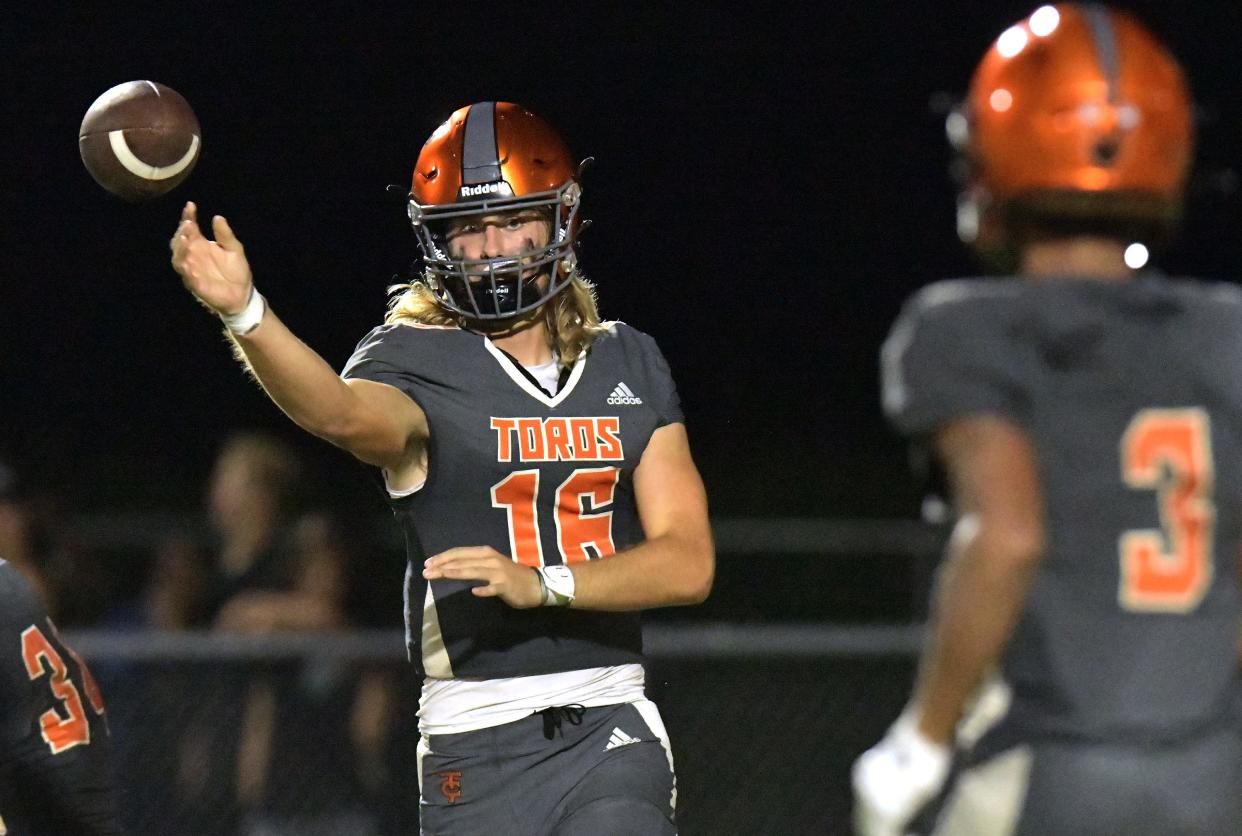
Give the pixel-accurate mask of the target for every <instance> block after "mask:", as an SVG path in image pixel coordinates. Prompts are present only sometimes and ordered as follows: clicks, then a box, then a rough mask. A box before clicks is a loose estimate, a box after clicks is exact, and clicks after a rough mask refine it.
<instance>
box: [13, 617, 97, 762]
mask: <svg viewBox="0 0 1242 836" xmlns="http://www.w3.org/2000/svg"><path fill="white" fill-rule="evenodd" d="M75 658H76V657H75ZM22 660H23V661H24V662H25V664H26V674H27V675H28V676H29V677H30V681H31V682H34V681H36V680H38V679H41V678H42V677H44V676H50V677H51V678H50V680H49V684H50V686H51V688H52V694H54V695H55V697H56V699H58V700H60V704H61V708H62V709H63V711H64V716H62V715H61V713H60V712H58V711H57V710H56V709H54V708H52V709H48V710H47V711H45V712H43V714H41V715H40V716H39V726H40V727H41V728H42V731H43V739H44V741H46V742H47V745H48V748H50V749H51V750H52V754H53V755H59V754H60V753H61V752H64V751H67V750H69V749H72V748H73V747H74V746H80V745H82V744H84V743H90V742H91V724H90V721H89V720H88V719H87V717H86V709H85V708H84V707H83V705H82V695H81V694H79V693H78V686H77V685H75V684H74V683H73V680H72V679H71V678H70V676H69V670H68V668H67V667H66V666H65V660H64V658H63V657H61V655H60V652H59V651H57V650H56V647H55V646H54V645H53V644H52V643H51V642H50V641H48V639H47V636H45V635H44V634H43V631H42V630H40V629H39V628H38V627H36V626H35V625H33V624H32V625H31V626H29V627H27V628H26V629H25V630H23V631H22ZM78 665H79V667H80V668H81V669H82V678H83V681H84V682H85V683H86V688H87V696H88V698H89V699H90V701H91V707H92V708H93V709H94V710H95V713H96V714H103V703H102V700H100V699H99V694H98V689H97V688H96V687H95V683H94V680H93V679H92V678H91V675H90V671H88V670H87V668H86V665H84V664H82V663H81V661H80V660H79V661H78Z"/></svg>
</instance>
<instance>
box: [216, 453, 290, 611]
mask: <svg viewBox="0 0 1242 836" xmlns="http://www.w3.org/2000/svg"><path fill="white" fill-rule="evenodd" d="M302 470H303V468H302V465H301V462H300V461H299V460H298V458H297V456H296V455H295V454H294V452H293V451H292V450H291V449H290V448H289V447H288V446H287V445H286V444H285V443H284V442H282V441H280V440H279V439H277V438H275V437H273V436H269V435H265V434H262V433H253V432H244V433H238V434H236V435H234V436H232V437H231V438H229V439H228V441H226V442H225V444H224V446H223V448H222V449H221V451H220V453H219V456H218V457H217V459H216V464H215V468H214V470H213V472H212V475H211V483H210V485H209V487H208V491H207V510H208V514H209V517H210V520H211V525H212V529H213V530H214V532H215V533H216V535H217V537H218V538H219V541H218V544H217V550H216V561H215V572H216V576H217V577H216V581H215V588H214V589H213V590H212V600H211V611H212V614H213V616H220V617H223V618H224V619H225V622H226V625H225V626H227V625H229V624H231V623H232V622H233V619H235V618H237V617H238V616H235V615H231V614H227V613H225V612H224V609H225V608H226V607H228V606H229V604H230V603H231V602H232V601H233V599H234V597H235V596H237V595H239V594H241V593H246V592H251V591H253V590H278V591H284V590H287V589H288V588H289V580H290V567H289V565H288V562H287V561H285V560H284V559H283V558H282V555H281V542H280V538H281V536H282V533H283V528H284V526H285V524H286V522H287V521H288V519H289V518H290V516H291V514H292V513H293V511H294V506H295V498H296V495H297V488H298V483H299V479H300V478H301V474H302ZM241 606H242V607H245V606H247V605H241Z"/></svg>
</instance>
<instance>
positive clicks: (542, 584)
mask: <svg viewBox="0 0 1242 836" xmlns="http://www.w3.org/2000/svg"><path fill="white" fill-rule="evenodd" d="M534 568H535V574H536V575H538V576H539V592H540V593H541V594H542V595H543V606H545V607H568V606H569V605H570V604H572V603H573V602H574V592H575V589H576V584H575V583H574V573H573V572H571V571H570V570H569V567H568V566H539V567H534Z"/></svg>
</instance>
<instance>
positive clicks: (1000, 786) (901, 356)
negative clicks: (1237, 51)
mask: <svg viewBox="0 0 1242 836" xmlns="http://www.w3.org/2000/svg"><path fill="white" fill-rule="evenodd" d="M949 128H950V134H951V136H952V137H954V138H955V139H956V140H957V144H958V147H959V149H960V150H961V152H962V153H963V157H964V162H965V164H966V166H967V169H968V170H969V172H970V176H969V178H968V181H967V183H966V189H965V191H964V193H963V196H962V202H961V213H960V217H959V221H960V224H959V227H960V232H961V233H962V236H963V238H964V239H966V240H968V241H970V242H971V243H973V244H974V245H975V246H976V247H977V248H978V249H979V250H980V251H981V252H983V253H984V254H985V255H987V256H989V257H990V258H992V259H994V260H997V261H1006V260H1007V261H1009V263H1010V265H1011V266H1012V268H1013V269H1015V270H1016V272H1017V273H1018V276H1017V277H1016V278H1009V279H976V280H966V281H956V282H942V283H940V284H935V285H932V286H930V287H928V288H926V289H924V290H923V291H922V292H920V293H919V294H917V295H916V296H915V297H914V298H913V299H912V300H911V301H910V302H909V303H908V304H907V305H906V308H905V310H904V311H903V313H902V315H901V317H900V319H899V320H898V322H897V324H896V325H895V326H894V328H893V330H892V333H891V335H890V337H889V339H888V341H887V343H886V344H885V346H884V350H883V358H882V359H883V364H882V365H883V377H884V406H885V409H886V411H887V413H888V415H889V417H890V418H891V420H892V421H893V423H894V425H895V426H896V427H897V428H898V429H899V430H900V431H901V432H902V433H903V434H905V435H907V436H909V437H911V438H912V439H915V440H916V441H918V442H920V443H926V444H928V445H929V446H930V447H931V448H932V450H933V451H934V453H935V454H936V455H937V456H938V458H939V460H940V462H941V463H942V464H943V465H944V468H945V470H946V473H947V476H948V484H949V487H950V489H951V492H952V495H953V500H954V507H955V511H956V514H957V524H956V527H955V528H954V532H953V537H952V538H951V541H950V545H949V549H948V554H947V556H946V559H945V564H944V566H943V568H942V570H941V573H940V577H939V581H938V589H937V598H936V604H935V614H934V622H933V632H932V635H931V637H930V639H929V641H928V644H927V646H926V648H925V650H924V653H923V657H922V661H921V665H920V670H919V676H918V681H917V683H916V686H915V690H914V694H913V697H912V699H911V701H910V702H909V704H908V706H907V709H906V710H905V712H903V714H902V716H901V717H900V718H899V719H898V720H897V721H896V723H895V724H894V725H893V726H892V728H891V729H890V731H889V733H888V734H887V736H886V737H885V738H884V739H883V740H882V741H880V743H879V744H877V745H876V746H875V747H873V748H872V749H870V750H869V751H867V752H866V753H865V754H863V755H862V757H860V758H859V760H858V761H857V762H856V764H855V767H854V773H853V782H854V791H855V800H856V807H855V813H856V826H857V830H858V832H860V833H862V834H867V835H868V836H873V835H879V836H882V835H883V834H902V833H907V832H910V831H912V830H915V829H918V830H919V831H920V832H924V831H925V830H926V829H928V828H930V829H931V830H933V832H935V833H944V834H988V835H989V836H1003V834H1010V833H1020V834H1071V833H1072V834H1092V836H1103V834H1127V836H1136V835H1137V834H1153V836H1154V835H1155V834H1161V836H1165V835H1166V834H1230V833H1233V834H1236V833H1239V832H1242V809H1240V807H1239V799H1240V798H1242V793H1240V792H1239V789H1238V788H1239V787H1240V786H1242V749H1240V746H1239V734H1238V725H1237V722H1236V716H1235V713H1234V711H1235V706H1234V704H1233V703H1234V699H1235V696H1236V689H1237V669H1238V661H1237V655H1236V649H1235V640H1236V637H1237V634H1238V633H1237V631H1238V615H1239V613H1238V607H1239V590H1238V572H1237V555H1238V549H1239V541H1240V538H1242V293H1239V290H1238V288H1237V287H1236V286H1234V285H1221V284H1209V283H1202V282H1192V281H1173V280H1170V279H1167V278H1164V277H1162V276H1159V275H1157V274H1155V273H1152V272H1143V271H1140V270H1137V269H1135V267H1136V266H1138V262H1139V261H1141V259H1140V258H1139V257H1138V254H1139V252H1140V250H1139V248H1138V247H1131V245H1132V244H1135V243H1141V244H1145V245H1148V246H1150V245H1152V244H1153V243H1158V242H1159V240H1160V239H1161V238H1163V237H1164V236H1166V235H1167V234H1168V233H1169V232H1170V231H1171V227H1172V224H1173V221H1174V220H1175V219H1176V217H1177V215H1178V211H1179V208H1180V203H1181V196H1182V190H1183V184H1184V181H1185V177H1186V173H1187V168H1188V165H1189V161H1190V157H1191V122H1190V104H1189V95H1188V93H1187V90H1186V88H1185V86H1184V82H1183V79H1182V74H1181V70H1180V68H1179V67H1178V65H1177V63H1176V61H1175V60H1174V59H1173V58H1172V57H1171V56H1170V55H1169V53H1168V52H1167V51H1166V50H1165V49H1164V48H1163V47H1162V46H1161V45H1160V44H1159V43H1158V42H1157V41H1156V40H1155V39H1154V38H1152V36H1151V35H1150V34H1148V33H1147V32H1146V31H1145V30H1144V29H1143V28H1142V27H1141V26H1140V25H1139V24H1138V23H1136V22H1135V21H1134V20H1133V19H1132V18H1130V17H1129V16H1127V15H1124V14H1121V13H1118V12H1116V11H1112V10H1109V9H1107V8H1105V7H1102V6H1094V5H1088V6H1080V5H1076V4H1064V5H1058V6H1044V7H1041V8H1040V9H1038V10H1037V11H1035V12H1034V13H1033V14H1032V15H1031V16H1030V17H1029V18H1027V19H1025V20H1023V21H1021V22H1019V23H1018V24H1016V25H1014V26H1013V27H1011V28H1009V29H1007V30H1006V31H1005V32H1004V33H1003V34H1002V35H1001V36H1000V37H999V38H998V39H997V41H996V42H995V44H994V45H993V46H992V47H991V48H990V49H989V50H988V52H987V54H986V56H985V57H984V59H983V61H982V63H981V64H980V66H979V68H978V70H977V71H976V73H975V77H974V80H973V82H972V85H971V89H970V93H969V97H968V101H967V102H966V104H965V106H964V108H963V109H962V110H961V111H959V112H958V113H955V114H954V115H953V116H951V117H950V120H949ZM955 744H956V745H955ZM954 750H956V751H954ZM954 754H955V755H956V763H955V764H954V769H952V770H951V769H950V761H951V759H953V755H954ZM950 771H952V772H953V773H954V776H955V778H954V780H952V781H951V782H948V786H947V789H946V788H945V785H946V779H947V778H948V776H949V774H950ZM938 796H939V798H938ZM937 800H939V801H940V802H941V803H939V804H932V802H934V801H937Z"/></svg>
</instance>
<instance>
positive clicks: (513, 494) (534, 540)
mask: <svg viewBox="0 0 1242 836" xmlns="http://www.w3.org/2000/svg"><path fill="white" fill-rule="evenodd" d="M538 495H539V471H538V470H515V471H514V472H512V473H510V474H509V475H508V476H506V477H505V478H504V479H502V480H501V481H500V482H499V483H497V484H496V485H493V486H492V507H493V508H504V509H505V512H506V513H507V514H508V515H509V556H510V557H512V558H513V559H514V560H516V561H517V562H518V563H521V564H522V565H524V566H542V565H543V554H542V549H540V547H539V516H538V514H537V513H536V511H535V497H536V496H538Z"/></svg>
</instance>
